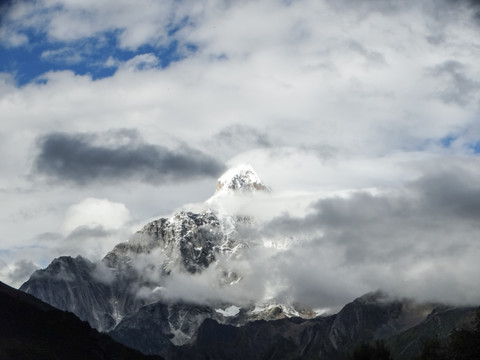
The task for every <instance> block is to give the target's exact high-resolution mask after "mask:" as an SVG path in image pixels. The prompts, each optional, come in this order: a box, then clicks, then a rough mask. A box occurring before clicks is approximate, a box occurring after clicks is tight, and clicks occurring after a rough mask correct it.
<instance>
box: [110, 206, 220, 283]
mask: <svg viewBox="0 0 480 360" xmlns="http://www.w3.org/2000/svg"><path fill="white" fill-rule="evenodd" d="M224 238H225V235H224V234H223V232H222V229H221V227H220V222H219V220H218V218H217V217H216V216H215V214H213V213H212V212H210V211H207V212H204V213H201V214H195V213H192V212H180V213H177V214H175V215H174V216H172V217H171V218H169V219H165V218H162V219H159V220H156V221H153V222H151V223H149V224H147V225H146V226H145V227H144V228H143V229H142V230H141V231H139V232H138V233H137V234H136V236H135V237H134V238H133V239H132V240H130V241H128V242H124V243H120V244H118V245H116V246H115V248H114V249H113V250H112V251H111V252H110V253H108V254H107V255H106V256H105V259H104V262H105V263H106V264H107V266H108V267H111V268H120V267H122V266H124V265H125V264H128V263H130V261H132V260H134V259H135V258H136V257H138V255H141V254H149V253H151V251H152V250H154V249H160V250H161V254H162V257H163V259H164V261H163V263H162V264H161V271H162V272H163V273H164V274H168V273H169V272H170V271H171V270H172V269H180V270H185V271H187V272H189V273H192V274H193V273H196V272H198V271H201V270H203V269H205V268H206V267H208V266H209V265H210V264H211V263H212V262H213V261H215V253H216V252H217V251H218V250H219V248H220V246H221V244H222V241H223V240H224Z"/></svg>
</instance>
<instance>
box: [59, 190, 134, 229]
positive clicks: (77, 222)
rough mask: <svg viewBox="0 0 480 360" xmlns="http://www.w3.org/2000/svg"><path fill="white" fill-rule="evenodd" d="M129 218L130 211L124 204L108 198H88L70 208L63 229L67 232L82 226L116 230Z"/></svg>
mask: <svg viewBox="0 0 480 360" xmlns="http://www.w3.org/2000/svg"><path fill="white" fill-rule="evenodd" d="M128 220H130V212H129V211H128V209H127V207H126V206H125V205H124V204H121V203H116V202H112V201H109V200H107V199H96V198H87V199H84V200H82V201H81V202H79V203H78V204H75V205H72V206H70V207H69V208H68V210H67V212H66V214H65V219H64V221H63V225H62V229H63V230H64V231H65V232H66V233H70V232H72V231H73V230H75V229H77V228H80V227H87V228H95V227H101V228H103V229H106V230H116V229H119V228H121V227H122V226H124V225H125V223H126V222H127V221H128Z"/></svg>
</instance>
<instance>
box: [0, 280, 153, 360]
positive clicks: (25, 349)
mask: <svg viewBox="0 0 480 360" xmlns="http://www.w3.org/2000/svg"><path fill="white" fill-rule="evenodd" d="M0 359H2V360H9V359H12V360H14V359H15V360H18V359H22V360H43V359H45V360H55V359H58V360H60V359H61V360H63V359H65V360H66V359H69V360H70V359H73V360H75V359H79V360H80V359H82V360H84V359H89V360H96V359H98V360H100V359H101V360H109V359H111V360H121V359H129V360H136V359H138V360H144V359H150V360H160V359H161V357H159V356H145V355H143V354H141V353H140V352H138V351H136V350H132V349H130V348H127V347H126V346H124V345H121V344H119V343H117V342H116V341H114V340H113V339H111V338H110V337H109V336H107V335H105V334H101V333H99V332H98V331H96V330H94V329H92V328H91V327H90V325H88V323H86V322H84V321H81V320H79V319H78V318H77V317H76V316H75V315H73V314H72V313H69V312H65V311H60V310H58V309H55V308H54V307H52V306H50V305H48V304H46V303H44V302H43V301H40V300H38V299H36V298H35V297H33V296H31V295H29V294H26V293H24V292H22V291H19V290H15V289H13V288H11V287H9V286H7V285H5V284H4V283H1V282H0Z"/></svg>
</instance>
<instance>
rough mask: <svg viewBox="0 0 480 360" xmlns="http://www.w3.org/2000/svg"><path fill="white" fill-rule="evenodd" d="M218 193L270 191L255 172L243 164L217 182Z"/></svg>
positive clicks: (226, 173)
mask: <svg viewBox="0 0 480 360" xmlns="http://www.w3.org/2000/svg"><path fill="white" fill-rule="evenodd" d="M216 191H217V193H223V192H241V193H245V192H254V191H266V192H270V189H269V188H268V187H267V186H266V185H265V184H264V183H263V181H262V180H261V179H260V177H259V176H258V175H257V173H256V172H255V170H253V168H252V167H251V166H250V165H248V164H242V165H239V166H236V167H234V168H231V169H229V170H227V172H225V173H224V174H223V175H222V176H221V177H220V178H219V179H218V181H217V190H216Z"/></svg>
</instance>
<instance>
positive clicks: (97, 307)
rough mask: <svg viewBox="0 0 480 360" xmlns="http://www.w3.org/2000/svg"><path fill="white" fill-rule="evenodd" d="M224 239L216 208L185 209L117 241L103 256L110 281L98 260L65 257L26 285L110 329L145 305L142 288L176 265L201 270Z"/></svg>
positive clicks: (154, 283)
mask: <svg viewBox="0 0 480 360" xmlns="http://www.w3.org/2000/svg"><path fill="white" fill-rule="evenodd" d="M224 240H225V236H224V234H223V232H222V229H221V227H220V222H219V220H218V219H217V217H216V216H215V215H214V214H213V213H211V212H205V213H201V214H194V213H191V212H181V213H178V214H175V215H174V216H172V217H171V218H169V219H164V218H162V219H159V220H156V221H153V222H151V223H149V224H147V225H146V226H145V227H144V228H143V229H142V230H141V231H139V232H138V233H137V234H136V236H135V237H134V238H133V239H132V240H131V241H128V242H124V243H120V244H118V245H117V246H115V248H114V249H113V250H112V251H111V252H109V253H108V254H107V255H106V256H105V258H104V259H103V260H102V263H103V266H104V268H106V269H107V271H110V272H111V276H110V278H111V279H110V280H107V281H102V280H100V279H99V278H98V276H96V274H97V272H98V269H97V267H96V265H95V264H93V263H91V262H90V261H88V260H86V259H84V258H82V257H77V258H75V259H74V258H71V257H61V258H58V259H55V260H54V261H53V262H52V263H51V264H50V265H49V266H48V267H47V269H45V270H39V271H37V272H36V273H35V274H34V275H32V277H31V278H30V279H29V280H28V281H27V282H26V283H25V284H23V285H22V287H21V290H23V291H25V292H28V293H30V294H32V295H34V296H36V297H38V298H40V299H42V300H43V301H45V302H47V303H49V304H51V305H53V306H55V307H57V308H59V309H62V310H68V311H71V312H73V313H75V314H76V315H77V316H79V317H80V318H81V319H82V320H86V321H88V322H89V323H90V324H91V325H92V326H93V327H95V328H97V329H99V330H101V331H108V330H111V329H112V328H114V327H115V326H116V325H117V324H118V323H119V322H120V321H121V319H123V317H125V316H127V315H128V314H133V313H135V312H136V311H137V310H138V309H139V308H140V307H142V306H143V305H145V303H146V302H147V301H148V299H146V298H142V297H139V296H137V292H138V291H139V290H140V289H141V288H142V287H150V288H153V287H155V286H160V285H161V281H162V278H164V277H165V276H168V274H169V273H170V272H171V271H172V270H173V269H176V270H179V271H185V272H188V273H192V274H193V273H196V272H199V271H202V270H203V269H205V268H206V267H208V266H209V265H210V264H211V263H212V262H213V261H215V256H216V254H217V253H218V252H219V251H221V249H222V244H223V242H224ZM155 250H157V251H158V254H153V252H154V251H155ZM152 254H153V255H152ZM149 255H152V257H151V258H148V256H149ZM158 260H160V261H161V262H158ZM104 271H105V269H104ZM152 274H153V275H155V276H153V275H152ZM152 278H155V279H153V280H152Z"/></svg>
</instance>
